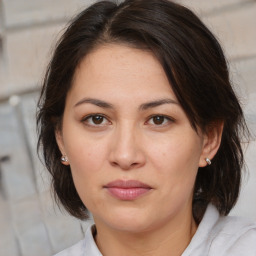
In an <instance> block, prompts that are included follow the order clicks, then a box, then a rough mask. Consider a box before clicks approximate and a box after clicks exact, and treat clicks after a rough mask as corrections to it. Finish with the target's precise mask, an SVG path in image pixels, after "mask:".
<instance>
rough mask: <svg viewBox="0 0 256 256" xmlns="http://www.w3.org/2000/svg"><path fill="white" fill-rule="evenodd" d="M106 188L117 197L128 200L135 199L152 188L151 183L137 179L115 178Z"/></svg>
mask: <svg viewBox="0 0 256 256" xmlns="http://www.w3.org/2000/svg"><path fill="white" fill-rule="evenodd" d="M104 188H106V189H107V190H108V192H109V193H110V194H111V195H112V196H114V197H115V198H117V199H120V200H127V201H131V200H135V199H137V198H138V197H140V196H142V195H144V194H146V193H147V192H149V191H150V190H151V189H152V188H151V187H150V186H149V185H147V184H144V183H142V182H140V181H136V180H115V181H113V182H110V183H108V184H107V185H106V186H104Z"/></svg>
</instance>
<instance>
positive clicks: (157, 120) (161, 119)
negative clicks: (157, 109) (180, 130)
mask: <svg viewBox="0 0 256 256" xmlns="http://www.w3.org/2000/svg"><path fill="white" fill-rule="evenodd" d="M173 121H174V120H173V119H172V118H170V117H167V116H164V115H154V116H151V117H150V119H149V120H148V121H147V124H150V125H156V126H161V125H165V124H168V123H170V122H173Z"/></svg>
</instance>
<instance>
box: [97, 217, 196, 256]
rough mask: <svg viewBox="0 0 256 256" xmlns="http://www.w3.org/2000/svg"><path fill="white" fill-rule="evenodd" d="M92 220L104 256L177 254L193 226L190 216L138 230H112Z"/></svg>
mask: <svg viewBox="0 0 256 256" xmlns="http://www.w3.org/2000/svg"><path fill="white" fill-rule="evenodd" d="M183 217H184V216H183ZM95 223H96V227H97V235H96V237H95V240H96V243H97V245H98V248H99V250H100V251H101V252H102V254H103V255H104V256H110V255H111V256H119V255H123V256H130V255H133V256H137V255H138V256H153V255H158V256H166V255H171V256H180V255H181V254H182V253H183V252H184V250H185V249H186V247H187V246H188V244H189V243H190V241H191V239H192V237H193V235H194V234H195V232H196V228H197V226H196V223H195V221H194V219H193V217H192V216H191V218H182V219H180V221H178V222H177V220H176V221H175V222H174V223H173V222H172V223H164V224H163V225H161V226H158V227H157V228H155V229H150V230H147V231H144V232H139V233H138V232H127V231H120V230H114V229H111V228H109V227H108V228H107V227H104V226H103V225H97V222H96V221H95Z"/></svg>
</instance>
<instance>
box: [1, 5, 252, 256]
mask: <svg viewBox="0 0 256 256" xmlns="http://www.w3.org/2000/svg"><path fill="white" fill-rule="evenodd" d="M92 2H94V1H89V0H87V1H86V0H84V1H82V0H52V1H50V0H4V1H3V0H0V157H2V158H3V159H2V160H3V161H1V163H0V255H1V256H16V255H17V256H21V255H22V256H30V255H31V256H32V255H33V256H34V255H37V256H47V255H52V254H53V253H55V252H57V251H60V250H61V249H64V248H65V247H68V246H70V245H71V244H73V243H75V242H76V241H78V240H79V239H81V238H82V236H83V231H84V230H85V229H86V227H87V225H88V223H81V222H79V221H77V220H75V219H74V218H72V217H70V216H68V215H67V214H65V213H61V212H60V211H59V209H58V208H57V207H54V206H53V203H52V199H51V195H50V192H49V182H48V176H47V173H46V171H45V170H44V167H43V166H42V165H41V164H40V162H39V161H38V159H37V155H36V132H35V104H36V101H37V97H38V92H39V87H40V83H41V79H42V74H43V72H44V70H45V67H46V63H47V61H48V60H49V56H50V53H51V50H52V48H53V46H54V42H55V41H56V40H57V38H58V37H59V36H60V35H61V31H62V29H63V28H64V27H65V24H66V22H67V21H68V20H69V18H70V17H72V16H73V15H74V13H76V12H77V11H79V10H82V8H84V7H85V6H87V5H88V4H90V3H92ZM177 2H179V3H184V4H185V5H187V6H190V7H191V8H192V9H193V10H194V11H195V12H196V13H198V14H199V16H200V17H202V19H203V21H204V22H205V23H206V24H207V25H208V26H209V27H210V29H211V30H212V31H213V32H214V33H215V34H216V35H217V36H218V38H219V40H220V41H221V43H222V45H223V46H224V49H225V52H226V54H227V56H228V59H229V61H230V70H231V72H232V80H233V82H234V86H235V89H236V90H237V92H238V93H239V95H240V97H241V101H242V103H243V107H244V110H245V113H246V117H247V120H248V123H249V127H250V128H251V130H252V131H253V132H254V133H256V132H255V130H256V85H255V81H256V47H255V46H256V32H255V31H256V29H255V28H256V2H255V1H254V0H225V1H223V0H215V1H206V0H182V1H177ZM13 95H17V96H18V97H16V96H13ZM6 156H7V157H9V159H7V158H6ZM246 160H247V165H248V173H247V175H245V176H244V182H243V188H242V193H241V196H240V199H239V201H238V204H237V206H236V207H235V209H234V210H233V211H232V213H231V214H238V215H243V216H246V217H250V218H253V219H255V220H256V199H255V197H256V185H255V184H256V141H255V140H254V141H252V142H251V144H250V146H249V147H248V148H247V151H246Z"/></svg>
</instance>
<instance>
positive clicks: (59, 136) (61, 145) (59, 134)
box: [55, 129, 69, 165]
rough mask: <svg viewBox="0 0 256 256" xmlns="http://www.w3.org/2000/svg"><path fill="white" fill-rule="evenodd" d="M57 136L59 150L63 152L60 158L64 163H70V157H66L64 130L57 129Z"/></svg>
mask: <svg viewBox="0 0 256 256" xmlns="http://www.w3.org/2000/svg"><path fill="white" fill-rule="evenodd" d="M55 138H56V142H57V144H58V147H59V150H60V152H61V154H62V157H61V159H60V160H61V163H62V164H64V165H69V162H68V158H67V157H66V153H65V147H64V142H63V136H62V131H61V130H60V129H56V130H55Z"/></svg>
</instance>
